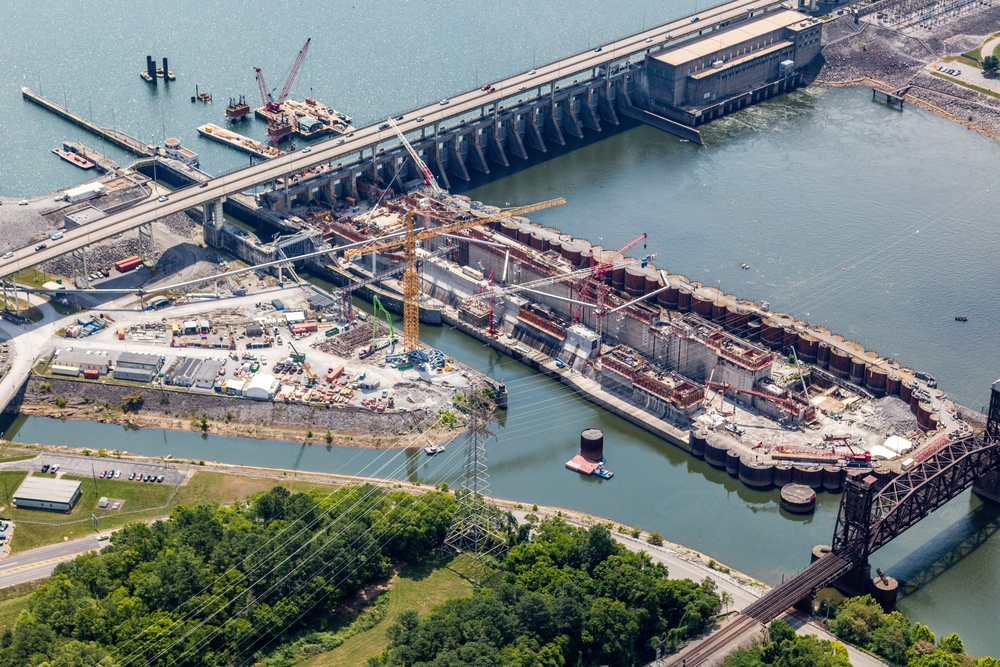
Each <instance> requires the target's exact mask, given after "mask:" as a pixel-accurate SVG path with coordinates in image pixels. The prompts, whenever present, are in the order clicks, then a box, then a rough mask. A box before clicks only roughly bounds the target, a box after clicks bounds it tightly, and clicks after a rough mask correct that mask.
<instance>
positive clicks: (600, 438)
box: [580, 428, 604, 461]
mask: <svg viewBox="0 0 1000 667" xmlns="http://www.w3.org/2000/svg"><path fill="white" fill-rule="evenodd" d="M580 456H582V457H583V458H585V459H587V460H588V461H603V460H604V431H602V430H601V429H599V428H587V429H584V430H583V432H581V433H580Z"/></svg>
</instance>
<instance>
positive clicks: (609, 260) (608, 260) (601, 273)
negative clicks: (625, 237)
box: [591, 232, 648, 280]
mask: <svg viewBox="0 0 1000 667" xmlns="http://www.w3.org/2000/svg"><path fill="white" fill-rule="evenodd" d="M647 236H648V235H647V234H646V233H645V232H643V233H642V234H640V235H639V236H637V237H635V238H634V239H632V240H631V241H629V242H628V243H626V244H625V245H623V246H622V247H621V249H620V250H616V251H615V252H613V253H611V255H610V256H608V257H605V258H604V259H602V260H601V263H600V264H598V265H596V266H594V267H592V269H591V270H592V272H593V274H594V277H595V278H597V279H598V280H604V278H605V277H606V276H607V274H608V271H609V270H610V269H611V265H612V264H614V263H615V262H617V261H618V260H619V259H621V258H622V257H623V256H624V255H625V253H627V252H628V251H629V250H631V249H632V248H634V247H636V246H637V245H639V243H640V242H642V241H645V240H646V237H647Z"/></svg>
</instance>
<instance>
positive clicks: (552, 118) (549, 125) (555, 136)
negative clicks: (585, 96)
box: [545, 98, 566, 146]
mask: <svg viewBox="0 0 1000 667" xmlns="http://www.w3.org/2000/svg"><path fill="white" fill-rule="evenodd" d="M563 111H564V112H565V109H563ZM565 117H566V114H565V113H563V118H565ZM545 133H546V134H547V135H548V136H549V139H551V140H552V141H554V142H555V143H557V144H559V145H560V146H565V145H566V139H564V138H563V134H562V131H561V130H560V129H559V123H558V122H557V121H556V101H555V99H554V98H553V99H552V101H551V102H550V103H549V110H548V113H546V114H545Z"/></svg>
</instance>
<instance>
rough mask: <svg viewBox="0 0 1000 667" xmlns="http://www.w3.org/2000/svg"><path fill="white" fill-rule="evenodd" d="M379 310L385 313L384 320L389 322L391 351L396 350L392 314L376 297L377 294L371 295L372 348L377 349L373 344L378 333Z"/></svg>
mask: <svg viewBox="0 0 1000 667" xmlns="http://www.w3.org/2000/svg"><path fill="white" fill-rule="evenodd" d="M380 311H381V313H382V314H383V315H385V321H386V322H387V323H388V324H389V345H390V346H391V347H392V351H393V352H395V350H396V329H395V328H394V327H393V326H392V315H390V314H389V311H388V310H386V309H385V306H383V305H382V302H381V301H379V299H378V294H373V295H372V349H378V348H377V346H376V345H375V338H376V336H377V335H378V314H379V312H380Z"/></svg>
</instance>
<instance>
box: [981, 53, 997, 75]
mask: <svg viewBox="0 0 1000 667" xmlns="http://www.w3.org/2000/svg"><path fill="white" fill-rule="evenodd" d="M998 70H1000V58H997V57H996V56H994V55H989V56H986V57H985V58H983V76H985V77H987V78H992V77H995V76H996V75H997V71H998Z"/></svg>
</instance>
